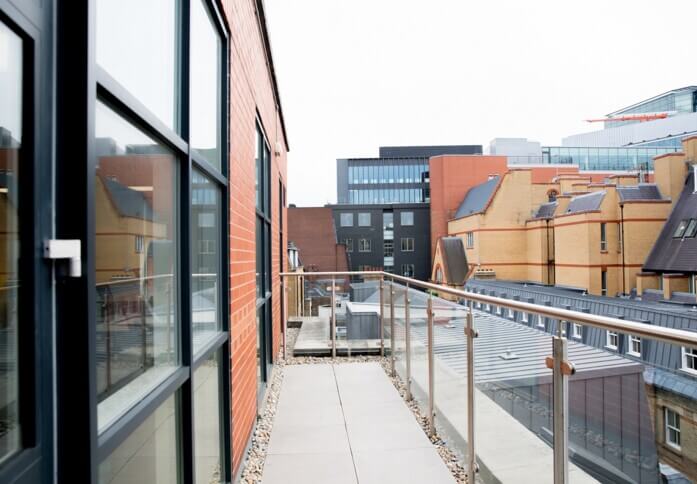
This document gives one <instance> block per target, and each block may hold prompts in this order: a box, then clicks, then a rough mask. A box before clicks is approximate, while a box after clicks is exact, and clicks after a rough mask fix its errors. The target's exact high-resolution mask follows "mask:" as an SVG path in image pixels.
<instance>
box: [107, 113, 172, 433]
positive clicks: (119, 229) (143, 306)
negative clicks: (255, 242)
mask: <svg viewBox="0 0 697 484" xmlns="http://www.w3.org/2000/svg"><path fill="white" fill-rule="evenodd" d="M96 136H97V143H96V144H97V150H96V152H97V156H98V160H97V169H96V177H95V180H94V183H95V186H94V190H95V195H94V197H95V205H96V207H95V212H96V217H95V220H96V225H95V229H96V233H95V249H96V257H95V265H96V282H97V286H96V291H97V300H96V302H97V306H96V308H95V312H96V322H97V331H96V333H97V394H98V395H97V399H98V401H99V402H100V403H99V408H98V424H99V429H100V430H102V429H104V428H105V427H106V426H107V425H109V424H110V423H111V422H113V421H114V420H115V419H116V418H118V417H119V416H120V415H122V414H123V413H124V412H125V411H127V410H128V409H129V408H130V407H131V406H132V405H133V404H135V403H136V402H138V401H139V400H140V399H141V398H142V397H143V396H144V395H145V394H147V393H148V392H149V391H150V390H152V388H154V387H155V386H156V385H157V384H158V383H160V382H161V381H162V380H163V379H164V378H166V376H167V375H169V374H170V373H171V372H172V371H173V370H174V368H175V367H176V366H177V365H178V364H179V344H178V343H179V334H178V331H177V321H178V314H177V297H176V288H177V286H178V281H177V277H178V276H177V268H176V264H175V258H176V254H177V252H178V247H177V242H176V240H177V223H176V221H177V220H178V219H179V217H178V216H177V203H176V195H175V194H176V192H177V186H178V183H177V168H178V166H177V162H176V159H175V157H174V155H173V154H172V152H170V151H169V150H168V149H167V148H165V147H164V146H163V145H162V144H160V143H158V142H157V141H155V140H154V139H152V138H150V137H149V136H148V135H146V134H145V133H143V132H142V131H141V130H140V129H138V128H136V127H135V126H133V125H131V124H130V123H129V122H128V121H127V120H126V119H125V118H123V117H121V116H120V115H118V114H117V113H116V112H114V111H113V110H111V109H110V108H109V107H107V106H106V105H105V104H103V103H101V102H97V108H96ZM134 235H140V236H142V237H143V241H144V244H145V248H144V250H143V252H142V253H136V252H135V251H134V250H133V237H134Z"/></svg>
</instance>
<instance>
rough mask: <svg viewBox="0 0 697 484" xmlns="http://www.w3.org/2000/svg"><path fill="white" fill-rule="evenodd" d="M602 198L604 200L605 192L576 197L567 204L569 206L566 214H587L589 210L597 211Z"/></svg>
mask: <svg viewBox="0 0 697 484" xmlns="http://www.w3.org/2000/svg"><path fill="white" fill-rule="evenodd" d="M603 198H605V190H601V191H598V192H591V193H586V194H583V195H577V196H575V197H573V198H572V199H571V201H570V202H569V206H568V207H567V208H566V213H581V212H588V211H590V210H599V209H600V204H601V203H603Z"/></svg>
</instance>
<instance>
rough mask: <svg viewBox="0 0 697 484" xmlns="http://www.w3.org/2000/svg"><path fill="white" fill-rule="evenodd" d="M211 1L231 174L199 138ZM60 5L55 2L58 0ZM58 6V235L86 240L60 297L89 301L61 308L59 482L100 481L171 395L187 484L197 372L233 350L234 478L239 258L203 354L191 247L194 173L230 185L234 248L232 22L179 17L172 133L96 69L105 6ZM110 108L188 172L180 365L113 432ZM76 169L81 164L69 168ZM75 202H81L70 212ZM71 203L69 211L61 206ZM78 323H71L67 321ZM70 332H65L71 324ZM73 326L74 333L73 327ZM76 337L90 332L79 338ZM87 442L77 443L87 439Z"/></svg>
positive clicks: (223, 400)
mask: <svg viewBox="0 0 697 484" xmlns="http://www.w3.org/2000/svg"><path fill="white" fill-rule="evenodd" d="M193 1H201V2H202V3H203V6H204V8H206V9H207V10H208V13H209V15H210V18H211V19H212V26H213V28H214V29H215V31H216V33H217V34H218V36H219V38H220V43H221V49H220V53H219V54H220V57H219V61H220V72H219V76H220V77H219V79H218V82H219V85H220V95H221V99H219V107H220V114H219V116H220V119H219V120H220V123H219V129H220V136H221V137H222V141H221V145H220V148H221V168H220V169H218V168H216V167H214V166H213V165H212V164H211V163H209V162H208V161H207V160H206V159H205V158H204V157H202V156H201V155H199V154H198V153H197V152H196V151H195V149H194V148H192V147H191V145H190V144H189V142H188V141H189V136H190V129H189V127H190V124H189V121H190V114H191V109H190V106H189V101H190V94H189V88H190V55H191V52H190V42H189V40H190V35H191V29H190V13H191V2H193ZM48 3H54V2H48ZM56 5H57V15H56V19H57V31H58V34H57V36H56V38H57V46H58V48H57V60H56V66H57V71H56V77H57V79H56V85H57V89H56V91H57V93H58V96H57V100H58V103H57V116H56V118H55V123H56V140H57V149H56V164H57V166H60V167H63V170H61V169H58V170H56V181H55V185H56V204H57V209H56V212H57V217H56V218H57V221H56V227H57V234H56V235H57V236H58V238H70V239H80V240H82V241H83V247H82V255H83V259H82V260H83V276H82V277H81V278H76V279H75V280H70V279H66V280H61V281H59V284H58V285H57V290H56V300H57V301H75V300H80V301H83V302H84V304H83V306H84V308H80V309H79V310H78V311H76V310H75V307H74V306H73V307H71V308H68V307H67V306H68V305H69V304H68V303H66V304H59V305H57V316H56V319H57V324H56V327H57V328H58V330H57V333H58V334H57V336H56V338H57V341H58V343H57V345H56V351H57V353H58V354H57V361H58V362H59V363H58V366H57V368H56V375H57V391H58V397H57V398H58V402H57V413H56V417H55V418H56V422H57V432H58V434H57V438H56V444H55V445H56V446H57V454H56V459H57V461H56V470H57V479H58V481H59V482H78V481H79V482H97V480H98V477H97V476H98V469H99V465H100V463H101V462H102V461H103V460H104V459H105V458H108V456H109V455H110V454H111V452H112V451H113V450H115V449H116V448H117V447H118V446H119V445H120V444H121V443H122V442H124V440H125V439H126V438H128V437H129V436H130V435H131V434H132V432H133V431H134V430H136V429H137V428H138V427H139V426H140V425H141V424H142V423H143V422H144V421H145V420H146V419H147V418H148V417H150V416H151V415H152V412H153V411H154V410H156V409H157V408H158V407H159V406H160V405H161V404H162V403H163V402H165V401H166V400H167V399H169V398H171V397H173V396H174V397H175V398H176V400H177V408H178V414H179V415H178V420H177V427H178V447H177V449H178V457H179V459H180V465H181V474H180V475H181V480H182V482H192V481H193V479H194V462H195V457H194V437H193V436H194V432H195V428H194V424H195V422H194V409H193V400H194V385H193V375H194V372H195V371H196V369H197V368H198V367H199V366H200V365H201V364H202V363H203V362H205V361H206V360H207V359H208V358H209V357H210V356H211V355H212V354H214V353H217V352H220V353H221V362H222V363H221V366H220V368H219V372H220V373H219V378H220V386H219V395H218V397H219V399H220V400H219V402H218V404H219V408H220V415H221V418H222V420H221V428H222V429H225V430H224V431H222V432H221V433H220V437H221V443H220V445H221V449H220V459H221V479H223V480H225V481H231V480H232V465H231V458H230V456H231V455H232V453H231V445H232V444H231V435H230V432H229V431H228V430H227V429H229V428H230V419H231V412H230V377H229V375H230V352H229V344H227V343H228V340H229V327H230V325H229V311H228V308H229V264H228V262H227V261H228V258H229V251H228V250H227V249H225V250H224V251H221V257H220V267H219V273H220V281H221V283H220V284H219V289H218V290H219V296H220V298H221V299H220V301H221V307H222V308H223V309H224V310H223V311H221V313H220V318H221V321H220V323H221V324H220V326H221V329H220V332H219V334H218V335H217V336H216V337H214V338H213V339H212V340H210V341H208V342H207V344H206V345H205V346H204V347H203V348H201V349H200V350H199V351H198V353H197V354H196V355H194V353H193V338H192V335H193V327H192V312H191V311H192V294H191V287H192V285H191V245H192V236H193V234H192V230H191V228H192V223H191V211H192V210H191V209H192V198H191V195H192V192H191V180H192V174H193V171H194V169H195V170H197V171H198V172H200V173H202V174H204V175H205V176H206V177H207V178H208V179H210V180H211V181H212V182H213V183H214V184H215V185H216V186H217V187H218V189H219V190H220V199H221V201H222V203H221V213H220V214H219V216H220V218H221V222H220V234H219V240H218V242H217V245H218V246H219V247H220V248H227V244H228V241H229V237H228V232H229V224H228V220H229V184H228V166H229V153H230V142H229V98H230V96H229V92H230V85H229V75H228V73H229V55H230V54H229V53H230V27H229V25H228V23H227V21H226V19H225V16H224V14H223V12H222V10H221V6H220V4H219V2H217V1H214V0H181V1H180V2H179V12H178V16H177V17H176V23H177V25H176V28H177V31H178V36H177V38H176V43H177V44H176V50H175V52H176V54H177V59H178V62H177V67H178V69H177V71H176V75H177V82H176V84H175V85H176V87H175V96H176V98H175V99H176V100H177V102H178V104H179V106H180V110H179V111H178V113H177V115H178V116H179V119H178V124H177V123H175V125H177V126H179V130H178V132H175V131H174V130H172V129H170V128H169V127H168V126H166V124H165V123H163V122H162V121H160V120H159V119H158V118H157V117H156V116H155V115H154V114H153V113H151V112H150V111H149V110H148V109H146V108H145V106H144V105H143V104H142V103H141V102H140V101H139V100H138V99H137V98H136V97H134V96H133V95H132V94H131V93H130V92H128V91H127V90H126V89H125V88H123V87H122V86H121V85H120V84H119V83H118V82H117V81H116V80H115V79H113V78H112V77H111V76H110V75H109V73H108V72H106V71H105V70H104V69H102V68H101V67H100V66H99V65H98V64H97V62H96V58H95V51H96V42H97V41H96V29H97V21H96V15H95V10H96V5H97V0H84V1H83V2H80V3H78V4H74V3H73V2H70V4H69V5H68V4H67V3H62V2H58V3H56ZM98 102H104V103H105V104H107V105H108V106H109V107H110V108H111V109H113V110H114V111H115V112H116V113H117V114H119V115H120V116H122V117H124V118H125V119H127V120H128V121H129V122H130V123H132V124H133V125H134V126H135V127H137V128H138V129H140V130H142V131H143V132H145V133H146V134H148V135H150V136H152V137H153V138H154V139H156V140H157V141H158V142H160V143H162V144H164V145H166V146H167V147H168V148H170V149H171V150H172V151H173V152H174V153H175V157H176V160H177V161H176V165H175V166H176V168H177V169H178V171H177V173H178V177H177V185H176V186H175V188H176V189H177V190H178V197H177V199H176V202H175V204H176V213H177V214H178V216H179V230H178V231H177V233H176V234H175V236H176V237H177V240H178V250H177V253H176V260H177V265H178V268H179V282H178V285H177V288H176V290H177V297H178V298H179V310H178V315H177V317H178V324H179V331H180V344H181V351H180V353H181V357H180V365H179V367H178V368H177V369H176V370H175V371H174V373H173V374H171V375H170V376H169V377H168V378H166V379H165V380H164V381H163V382H162V383H160V384H159V385H158V386H157V387H156V388H155V389H153V390H152V391H151V392H150V393H149V394H147V395H146V396H145V397H144V398H143V399H142V400H141V401H139V402H138V403H137V404H136V405H134V406H133V407H132V408H130V409H128V410H127V411H126V412H125V413H124V414H123V415H122V416H121V417H120V418H119V419H118V420H116V421H115V422H114V423H113V424H112V425H110V426H109V427H108V428H106V429H105V430H104V431H103V432H102V433H101V434H98V432H97V418H96V415H97V389H96V376H95V370H94V369H95V368H96V332H95V323H96V321H95V320H96V317H95V310H94V308H95V306H94V305H95V294H94V292H95V291H94V287H95V232H94V227H95V225H94V217H95V210H94V203H93V202H94V192H95V190H94V186H93V185H94V179H95V173H96V164H97V161H96V157H95V155H96V151H95V145H96V142H95V137H94V136H95V128H94V126H95V111H96V105H97V103H98ZM67 166H70V167H71V169H70V170H67V169H65V168H66V167H67ZM65 207H78V208H76V209H75V210H71V211H70V213H64V212H65ZM61 208H63V210H61ZM67 322H69V323H70V324H65V323H67ZM63 328H65V329H63ZM68 328H69V330H68ZM76 334H78V335H82V336H81V337H76ZM76 441H77V442H81V443H82V444H81V446H80V447H78V448H76V446H75V442H76Z"/></svg>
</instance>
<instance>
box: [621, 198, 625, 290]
mask: <svg viewBox="0 0 697 484" xmlns="http://www.w3.org/2000/svg"><path fill="white" fill-rule="evenodd" d="M620 233H621V234H622V235H621V237H622V247H621V249H622V294H627V287H626V280H625V273H626V270H625V268H624V265H625V264H624V204H622V203H620Z"/></svg>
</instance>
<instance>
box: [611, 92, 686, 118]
mask: <svg viewBox="0 0 697 484" xmlns="http://www.w3.org/2000/svg"><path fill="white" fill-rule="evenodd" d="M696 90H697V86H686V87H680V88H678V89H672V90H670V91H666V92H664V93H662V94H658V95H656V96H653V97H650V98H648V99H644V100H643V101H639V102H638V103H634V104H631V105H629V106H626V107H624V108H622V109H618V110H617V111H613V112H611V113H610V114H607V116H614V115H617V114H622V113H624V112H625V111H627V110H629V109H632V108H635V107H637V106H641V105H642V104H646V103H648V102H651V101H653V100H655V99H660V98H662V97H664V96H667V95H669V94H676V93H679V92H684V91H696Z"/></svg>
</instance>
